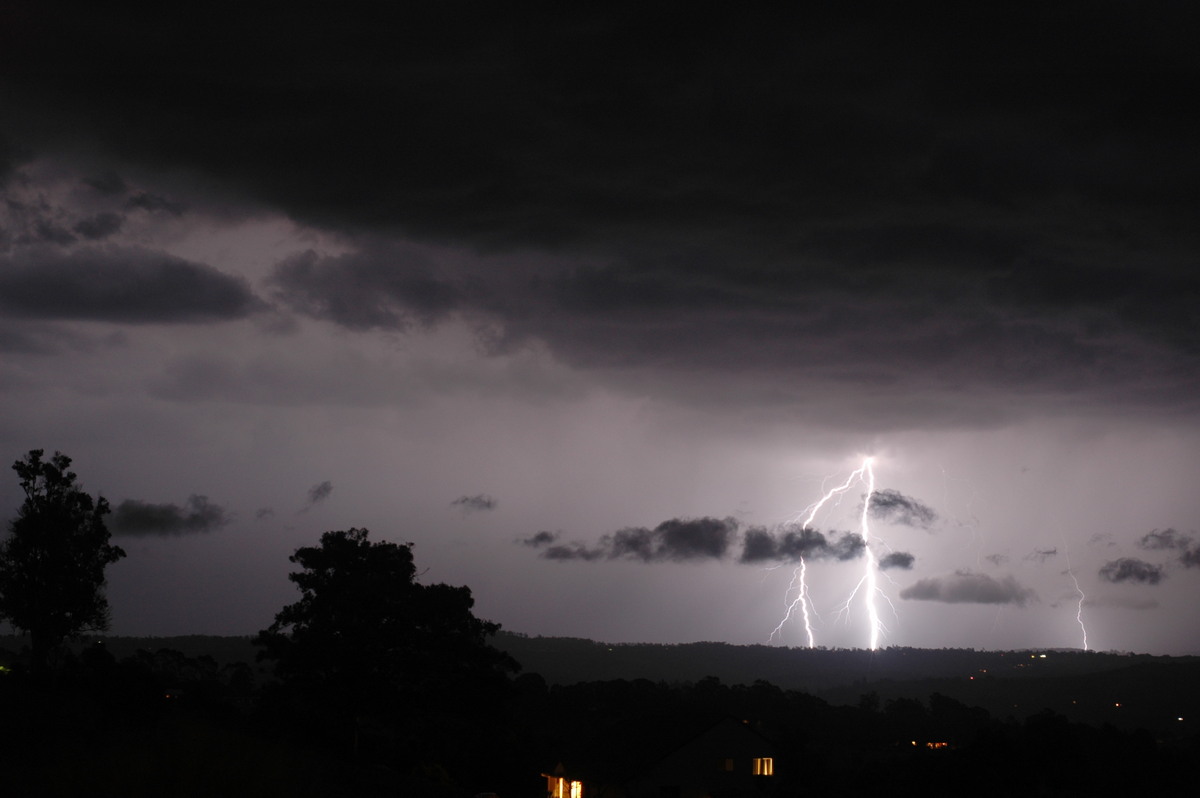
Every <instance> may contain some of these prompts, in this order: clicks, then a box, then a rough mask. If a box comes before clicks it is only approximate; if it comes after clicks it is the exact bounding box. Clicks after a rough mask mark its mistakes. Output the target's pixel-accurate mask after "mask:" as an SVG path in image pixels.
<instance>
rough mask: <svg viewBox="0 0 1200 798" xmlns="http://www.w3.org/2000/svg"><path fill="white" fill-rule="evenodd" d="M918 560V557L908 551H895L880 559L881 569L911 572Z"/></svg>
mask: <svg viewBox="0 0 1200 798" xmlns="http://www.w3.org/2000/svg"><path fill="white" fill-rule="evenodd" d="M916 559H917V558H916V557H914V556H913V555H911V554H909V553H908V552H906V551H893V552H890V553H889V554H885V555H884V556H883V557H881V558H880V559H879V568H880V570H883V571H886V570H888V569H890V568H902V569H904V570H905V571H911V570H912V567H913V563H914V562H916Z"/></svg>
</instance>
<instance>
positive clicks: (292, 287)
mask: <svg viewBox="0 0 1200 798" xmlns="http://www.w3.org/2000/svg"><path fill="white" fill-rule="evenodd" d="M414 259H417V260H416V262H414ZM271 282H272V285H273V286H274V287H275V289H276V291H275V297H276V298H277V299H278V300H280V301H281V302H283V303H284V304H286V305H288V306H289V307H291V308H292V309H293V310H296V311H297V312H300V313H304V314H306V315H308V316H312V317H314V318H319V319H327V320H329V321H332V322H334V323H336V324H340V325H342V326H344V327H349V328H351V329H370V328H383V329H406V328H408V327H410V326H411V325H412V324H413V323H414V322H418V323H421V324H426V325H428V324H432V323H433V322H435V321H437V320H439V319H441V318H444V317H445V316H446V315H447V314H448V313H449V312H450V311H452V310H453V309H455V307H456V306H457V305H458V304H459V301H460V300H459V297H458V290H457V289H456V288H454V287H453V286H452V285H451V284H449V283H447V282H444V281H443V280H442V279H441V278H439V277H437V276H436V275H435V274H434V273H433V271H432V269H431V268H430V266H429V265H428V264H426V263H422V262H420V260H419V256H416V255H414V254H413V253H412V252H411V251H387V250H386V249H376V250H369V251H364V252H358V253H354V254H350V255H341V256H337V257H329V258H321V257H319V256H318V255H317V254H316V253H314V252H311V251H309V252H305V253H301V254H299V255H295V256H293V257H291V258H288V259H287V260H285V261H283V262H281V263H279V264H277V265H276V267H275V270H274V273H273V275H272V277H271Z"/></svg>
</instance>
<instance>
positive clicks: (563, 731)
mask: <svg viewBox="0 0 1200 798" xmlns="http://www.w3.org/2000/svg"><path fill="white" fill-rule="evenodd" d="M5 661H7V662H9V663H12V664H9V665H7V666H6V667H7V668H8V670H7V672H5V673H3V675H2V676H0V712H3V713H4V714H3V716H4V717H5V718H6V722H5V724H3V725H2V726H0V750H2V751H3V752H4V772H5V784H6V794H12V795H64V796H66V795H85V794H86V795H123V796H140V795H147V796H148V795H217V794H220V795H224V796H239V795H255V796H273V795H280V796H282V795H289V796H292V795H294V796H309V795H312V796H318V795H319V796H376V795H378V796H383V795H411V796H439V797H440V798H460V797H461V798H465V796H469V795H475V794H477V793H480V792H496V793H498V794H499V795H501V796H503V798H520V796H529V797H530V798H536V797H539V796H541V795H542V794H543V791H544V781H542V780H540V779H539V774H540V773H543V772H546V771H547V770H549V769H551V768H553V766H554V765H555V764H556V763H558V762H564V763H568V764H569V766H570V767H571V768H572V769H573V770H575V771H578V772H584V773H587V774H588V776H589V778H591V779H594V780H595V781H596V782H597V783H612V784H618V783H620V782H621V780H622V779H623V778H626V777H628V775H629V774H632V773H637V772H639V771H641V770H643V769H645V767H647V766H648V765H649V764H651V763H652V762H654V761H656V760H657V759H658V758H660V757H662V756H663V755H665V754H667V753H669V752H670V750H672V749H673V748H674V747H675V746H677V745H679V744H681V743H683V742H685V741H686V740H688V739H689V738H691V737H693V736H695V735H696V734H698V733H699V732H700V731H702V730H704V729H705V728H707V727H708V726H710V725H712V724H713V723H716V722H718V721H720V720H721V719H723V718H728V717H734V718H738V719H741V720H744V721H746V722H747V723H749V724H750V725H751V727H752V728H753V729H754V730H755V731H757V732H758V733H760V734H762V735H763V736H764V737H766V738H767V739H769V740H771V741H772V742H773V743H774V745H775V748H776V751H777V776H778V780H777V783H776V790H775V792H776V794H777V795H805V794H813V793H814V792H816V791H821V792H829V793H832V794H838V795H847V796H855V795H878V794H880V793H881V792H886V793H887V794H888V795H892V796H903V795H917V794H921V795H928V794H930V792H931V791H932V792H933V793H934V794H937V793H940V792H945V793H949V792H951V791H953V793H954V794H957V795H967V796H969V795H981V796H992V795H1013V794H1037V795H1052V796H1053V795H1087V794H1112V793H1113V792H1114V791H1117V790H1126V789H1128V790H1147V789H1150V790H1152V791H1165V790H1167V789H1171V790H1178V791H1181V792H1182V791H1183V789H1184V787H1185V786H1186V784H1187V781H1188V776H1187V774H1188V773H1190V764H1189V763H1190V762H1191V761H1194V757H1195V756H1197V755H1200V740H1198V739H1197V737H1196V735H1194V734H1192V735H1182V736H1178V737H1176V738H1172V739H1164V738H1160V737H1157V736H1155V735H1153V734H1151V733H1150V732H1148V731H1145V730H1133V731H1130V730H1122V729H1118V728H1116V727H1114V726H1112V725H1111V724H1098V725H1096V724H1081V723H1074V722H1071V721H1070V720H1069V719H1068V718H1067V717H1065V716H1064V715H1062V714H1060V713H1056V712H1053V711H1051V710H1045V709H1043V710H1036V711H1032V712H1030V713H1028V714H1026V715H1023V716H1021V717H1020V718H1019V719H1018V718H1017V717H1013V716H1010V717H1004V718H998V717H996V716H994V715H993V714H992V713H990V712H988V711H987V710H986V709H983V708H981V707H977V706H971V705H969V704H967V703H964V702H962V701H959V700H957V699H955V698H952V697H950V696H947V695H944V694H941V693H933V694H930V695H927V696H924V697H923V698H922V699H920V700H918V699H912V698H895V699H887V698H881V697H880V695H879V694H878V693H877V692H875V691H868V692H865V693H862V694H861V695H860V696H859V697H858V700H857V701H856V702H855V703H854V704H853V705H842V706H839V705H834V704H831V703H829V702H827V701H825V700H823V699H821V698H818V697H816V696H813V695H811V694H808V693H805V692H802V691H797V690H785V689H782V688H780V687H778V686H775V685H772V684H770V683H768V682H765V681H757V682H754V683H751V684H739V685H729V684H726V683H724V682H722V681H720V680H718V679H716V678H705V679H700V680H697V681H695V682H675V683H667V682H663V681H651V680H647V679H616V680H606V681H588V682H579V683H575V684H563V685H554V684H549V683H547V681H546V680H545V679H543V678H542V677H541V676H540V675H537V674H534V673H522V674H519V675H515V676H512V677H509V678H507V679H506V680H504V682H503V683H502V684H498V685H494V686H493V689H492V693H491V695H490V696H488V698H487V701H486V707H478V706H470V705H456V704H455V703H453V701H450V702H449V703H447V704H445V705H444V706H442V707H441V708H439V709H437V710H431V709H430V707H429V706H424V707H420V708H418V707H410V708H405V707H392V708H391V710H390V711H389V713H387V714H370V713H368V715H366V716H364V717H362V718H359V719H358V721H359V722H357V723H351V724H348V725H342V724H339V723H338V722H335V719H334V718H333V717H332V716H328V715H325V716H322V711H321V710H319V709H318V708H316V707H315V705H316V704H319V703H320V700H321V698H320V696H319V695H315V694H307V695H306V694H296V693H290V692H289V691H287V690H286V689H282V688H281V687H280V685H279V684H278V683H275V682H274V681H264V680H263V679H261V678H257V677H256V668H255V667H254V666H253V665H251V664H249V663H240V664H239V663H226V664H220V663H218V662H217V661H216V660H215V659H213V658H212V657H208V656H204V655H201V656H187V655H184V654H182V653H180V652H177V651H171V650H168V649H159V650H156V651H147V650H142V651H139V652H136V653H135V654H132V655H130V656H127V657H124V658H121V659H118V658H116V657H114V656H113V655H112V654H111V653H110V652H109V651H107V649H106V648H105V646H104V645H103V644H96V645H91V646H87V647H85V648H84V649H83V650H82V651H80V652H79V653H78V654H75V653H66V654H63V655H62V656H61V657H60V659H59V660H58V662H57V663H56V670H55V677H54V681H53V685H52V686H51V685H49V684H47V683H46V682H45V681H44V680H40V681H36V682H35V681H31V679H30V677H29V674H28V671H27V670H25V669H24V668H22V666H21V662H20V656H19V655H18V656H17V657H16V658H15V660H14V658H13V657H12V655H11V654H10V655H7V656H6V658H5ZM441 698H443V699H445V698H446V696H445V695H443V696H441ZM480 709H483V710H484V711H479V710H480ZM322 717H324V718H325V720H326V721H330V722H327V723H325V724H322V723H321V722H320V720H321V718H322ZM414 731H416V732H418V733H419V737H420V739H416V738H414V735H413V733H414Z"/></svg>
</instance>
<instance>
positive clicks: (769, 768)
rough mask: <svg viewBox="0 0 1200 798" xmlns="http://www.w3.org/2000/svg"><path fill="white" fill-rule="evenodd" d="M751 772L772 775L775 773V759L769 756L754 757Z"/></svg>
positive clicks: (759, 774) (757, 774)
mask: <svg viewBox="0 0 1200 798" xmlns="http://www.w3.org/2000/svg"><path fill="white" fill-rule="evenodd" d="M751 772H752V773H754V775H755V776H774V775H775V760H774V759H772V758H771V757H769V756H765V757H763V758H761V759H755V760H754V763H753V766H752V768H751Z"/></svg>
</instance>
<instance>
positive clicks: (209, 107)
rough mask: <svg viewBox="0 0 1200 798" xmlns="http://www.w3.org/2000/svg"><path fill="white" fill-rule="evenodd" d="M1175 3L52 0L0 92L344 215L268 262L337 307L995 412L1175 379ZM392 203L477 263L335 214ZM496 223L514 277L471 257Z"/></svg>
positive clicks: (1182, 351) (492, 249) (139, 155)
mask: <svg viewBox="0 0 1200 798" xmlns="http://www.w3.org/2000/svg"><path fill="white" fill-rule="evenodd" d="M1198 13H1200V12H1197V11H1196V10H1195V9H1193V8H1190V7H1187V6H1186V4H1177V5H1175V6H1173V7H1172V8H1171V10H1170V12H1169V13H1155V14H1147V13H1144V12H1143V11H1141V10H1139V9H1138V8H1136V7H1135V6H1133V5H1131V4H1104V5H1098V4H1092V5H1091V6H1089V7H1088V9H1087V13H1083V14H1081V13H1079V12H1078V10H1076V9H1074V8H1073V7H1072V8H1066V7H1064V8H1041V7H1039V8H1038V9H1037V10H1036V12H1023V11H1019V10H1015V11H1014V10H1012V9H1009V8H1007V7H1004V8H1003V13H996V8H992V7H990V5H989V4H986V3H985V4H983V7H982V8H981V10H978V11H976V10H974V6H973V7H972V9H971V10H967V11H964V13H963V14H961V15H958V16H956V18H955V21H954V23H953V24H948V25H945V26H943V25H936V26H931V25H928V24H926V23H924V21H923V20H922V18H921V15H917V14H912V13H911V12H910V11H909V10H907V9H904V8H901V7H897V8H896V9H895V10H894V11H888V12H884V13H883V14H882V15H880V14H879V13H878V11H877V10H874V9H873V10H872V11H871V12H870V16H868V15H867V12H866V11H854V10H847V9H844V8H842V7H840V6H830V7H829V8H828V9H826V10H814V9H811V8H808V7H807V6H805V7H803V8H801V7H799V6H797V7H796V8H794V9H792V10H783V11H779V10H773V11H772V12H770V13H769V14H768V13H766V12H762V13H758V12H748V13H747V14H745V15H740V16H739V17H738V19H737V20H736V21H735V22H733V23H731V21H730V20H729V19H728V18H727V17H726V16H725V15H715V16H707V15H705V14H702V13H689V14H688V15H686V17H681V16H679V15H677V14H669V13H664V14H662V15H660V14H656V13H654V12H646V13H638V14H635V15H628V14H626V13H624V12H621V11H618V10H615V9H591V10H581V9H574V8H572V9H567V8H565V7H564V8H563V9H562V10H561V13H558V14H555V15H541V16H538V17H536V18H528V19H523V20H522V21H521V22H520V24H514V22H513V20H512V19H511V18H510V17H509V16H508V14H507V12H505V11H504V10H502V9H501V8H499V7H496V8H492V7H489V6H484V5H480V6H479V7H478V8H476V9H475V16H473V17H472V24H471V25H463V24H462V23H461V20H460V19H459V18H458V17H457V16H455V14H456V12H455V11H454V10H452V7H451V6H443V5H442V4H433V5H429V4H426V6H424V7H422V8H421V9H420V10H413V9H411V8H409V7H408V6H395V7H394V8H392V7H385V6H379V7H378V8H377V9H376V10H375V11H372V12H370V13H368V14H367V15H366V16H363V15H360V14H355V15H335V14H321V13H314V14H312V15H299V16H296V17H295V18H292V19H289V23H288V24H289V27H288V35H287V36H279V35H276V34H277V26H278V19H277V17H276V16H275V15H274V14H272V13H269V12H265V11H255V10H253V9H247V10H243V11H240V12H239V15H238V24H237V25H230V24H228V21H227V19H225V18H224V17H223V16H222V15H219V14H214V15H211V18H197V19H194V20H190V21H189V24H190V25H191V27H190V28H189V36H188V37H186V38H187V41H186V42H185V41H183V40H182V38H181V37H180V36H179V35H177V25H176V23H175V22H174V20H172V19H171V18H170V17H169V15H165V16H155V15H152V14H151V15H139V16H137V17H129V16H125V15H121V14H109V13H104V12H102V11H101V10H99V9H95V8H92V7H88V6H83V7H81V8H80V9H78V10H77V11H76V12H75V13H72V14H59V15H51V14H50V13H48V12H46V15H45V16H44V17H41V16H40V15H39V13H35V12H30V14H29V15H28V16H26V17H23V20H24V21H23V23H22V24H27V25H31V26H33V27H34V28H36V29H38V30H39V31H41V32H42V33H48V32H50V31H53V35H38V36H32V35H30V36H14V37H12V41H10V42H9V43H8V44H9V47H7V48H6V49H7V50H8V52H7V53H6V54H5V56H4V58H5V59H6V61H5V63H6V64H8V65H9V66H10V67H11V68H10V69H8V70H6V72H7V73H8V74H6V78H7V86H6V88H7V92H6V95H5V99H6V114H5V117H6V119H5V121H4V124H5V125H6V127H7V128H8V130H7V135H8V136H9V137H10V138H11V139H13V141H14V142H16V143H15V144H14V146H21V147H26V148H33V149H35V150H36V151H37V152H38V153H39V154H42V155H44V156H45V157H53V156H54V155H55V153H56V152H57V151H59V150H60V149H61V150H71V151H80V150H82V151H87V152H93V153H99V154H103V155H108V156H111V157H113V158H114V162H116V160H115V159H122V160H124V161H127V162H131V163H138V164H141V165H142V166H143V167H152V168H157V169H164V170H169V169H178V170H182V171H186V172H190V173H194V174H203V175H206V176H208V177H209V178H211V180H213V181H215V182H216V183H218V184H219V185H221V186H224V187H225V188H226V190H228V191H229V192H238V193H240V194H242V195H243V198H244V199H248V200H253V201H257V202H259V203H262V204H264V205H267V206H270V207H275V208H279V209H281V210H282V211H283V212H284V213H286V214H287V215H289V216H290V217H291V218H294V219H297V220H299V221H300V222H302V223H308V224H312V225H318V226H322V227H326V228H331V229H335V230H337V231H339V232H342V233H345V234H346V239H347V240H348V241H349V242H351V246H352V247H353V246H357V250H356V251H354V252H351V253H350V254H346V255H339V256H336V257H332V258H321V257H318V256H315V255H314V256H297V257H295V258H292V259H289V260H287V261H284V262H283V263H281V264H279V265H278V267H277V269H276V273H275V276H274V286H275V289H276V290H277V291H278V292H279V298H280V299H281V301H283V302H285V303H286V304H288V305H289V306H290V307H292V308H294V309H296V310H297V311H298V312H301V313H304V314H307V315H310V316H315V317H319V318H323V319H327V320H329V321H330V322H333V323H336V324H340V325H343V326H345V327H349V328H352V329H373V328H379V329H403V328H405V327H408V326H410V325H411V324H412V323H413V322H418V323H435V322H437V321H439V320H441V319H444V318H447V317H448V316H450V315H462V316H463V317H467V318H469V319H470V320H471V321H472V322H477V323H479V324H480V325H481V326H486V327H487V329H488V330H489V341H490V342H491V343H492V344H493V345H494V346H495V347H496V348H497V349H503V348H504V347H515V346H520V345H523V344H524V343H526V342H530V341H537V342H543V343H545V344H546V345H547V346H548V347H549V349H550V350H551V351H552V352H553V353H554V354H555V355H557V356H558V357H559V358H561V359H563V360H566V361H568V362H569V363H571V364H573V365H577V366H583V367H591V368H602V369H606V370H610V371H620V372H621V374H620V377H621V379H623V380H625V381H627V382H628V383H630V384H632V385H634V386H637V387H639V388H640V387H641V386H643V385H648V386H651V387H657V388H659V389H661V390H662V391H666V392H674V393H677V394H681V395H686V396H687V397H688V398H689V399H690V400H691V401H696V402H701V401H707V402H720V403H729V404H733V403H736V404H738V405H739V406H743V405H745V404H746V400H747V398H753V399H754V400H756V401H759V402H762V403H772V404H773V405H774V406H776V407H781V408H788V407H793V406H798V407H800V408H801V411H794V412H809V413H817V412H820V413H821V417H822V420H823V421H824V422H827V423H835V422H842V423H845V422H846V421H847V420H848V419H850V418H855V417H867V418H870V419H872V420H873V423H874V424H876V425H880V426H883V425H888V424H892V425H895V424H901V423H907V422H917V423H924V424H947V425H954V424H958V423H963V422H965V421H979V420H988V421H994V420H995V419H996V418H1003V417H1005V416H1006V415H1010V414H1013V413H1016V412H1029V411H1021V410H1018V409H1014V408H1015V407H1016V405H1015V403H1012V402H1008V401H1006V399H1007V396H1006V395H1005V393H1004V391H997V390H995V389H996V388H1006V387H1008V386H1013V390H1019V391H1020V394H1021V396H1023V397H1032V396H1038V397H1042V398H1041V399H1040V400H1039V401H1040V402H1045V403H1053V402H1070V403H1072V404H1078V403H1080V402H1091V403H1093V404H1095V405H1106V404H1110V403H1111V402H1114V401H1120V402H1125V403H1140V404H1143V405H1156V406H1161V407H1165V408H1167V409H1170V408H1184V409H1186V408H1190V407H1192V402H1193V397H1194V396H1195V395H1197V392H1198V391H1200V385H1198V381H1200V378H1198V377H1197V376H1195V375H1197V374H1200V328H1197V326H1196V325H1195V323H1194V303H1195V297H1196V296H1197V294H1198V293H1200V275H1198V274H1197V273H1196V270H1195V269H1194V253H1195V251H1196V249H1197V246H1198V245H1200V241H1198V239H1200V233H1198V232H1197V230H1196V227H1195V225H1194V224H1192V223H1191V222H1192V220H1193V219H1194V218H1195V217H1196V216H1197V211H1200V208H1198V207H1197V198H1196V193H1195V186H1196V185H1197V184H1198V183H1200V151H1198V150H1197V148H1196V147H1195V141H1196V140H1197V139H1200V130H1197V128H1196V126H1195V122H1194V120H1193V119H1192V115H1189V114H1183V113H1180V112H1179V108H1180V98H1182V97H1188V96H1192V95H1194V94H1195V93H1196V88H1197V86H1196V77H1195V66H1196V63H1197V50H1196V48H1195V47H1194V45H1193V42H1192V41H1191V38H1190V37H1189V36H1187V35H1186V33H1185V32H1186V31H1190V30H1194V28H1195V23H1196V22H1197V14H1198ZM39 25H40V27H39ZM192 42H194V43H195V44H192ZM1018 42H1019V46H1018V45H1015V44H1014V43H1018ZM1114 42H1119V43H1120V44H1119V47H1118V46H1117V45H1114V44H1113V43H1114ZM201 43H202V44H201ZM213 52H219V53H221V58H220V59H213V58H212V57H211V55H210V54H211V53H213ZM41 64H54V65H55V68H54V69H43V68H38V67H37V66H36V65H41ZM145 64H154V69H153V70H147V69H146V68H145ZM131 76H133V77H131ZM97 157H99V156H97ZM10 160H11V159H10ZM91 185H93V186H94V187H98V186H100V185H104V186H110V185H111V190H112V191H114V192H116V191H119V190H121V189H122V188H125V187H123V186H122V185H120V184H116V183H115V181H110V182H107V183H104V182H97V181H96V180H95V179H94V178H93V182H92V183H91ZM98 190H100V189H99V188H98ZM125 190H128V189H127V188H125ZM135 196H136V197H141V198H143V199H140V200H137V201H136V202H137V203H141V205H142V206H145V205H155V204H154V203H153V202H151V201H150V197H152V196H155V195H150V194H146V193H145V192H142V193H140V194H137V195H135ZM159 199H162V198H161V197H159ZM131 201H133V200H131ZM155 207H161V209H163V210H166V211H168V212H170V208H169V207H167V206H165V205H162V203H159V204H158V205H155ZM68 232H69V231H68ZM396 233H403V234H404V235H406V236H410V237H413V238H417V239H421V240H424V241H430V242H442V243H450V244H453V245H455V246H456V247H459V248H460V249H459V251H460V254H463V257H462V258H461V260H462V261H463V262H465V261H469V260H473V259H474V260H475V261H476V264H475V265H474V266H469V267H468V266H465V265H464V263H463V262H459V260H456V259H450V260H447V261H446V262H441V263H437V264H433V265H429V266H421V265H419V264H418V265H414V264H413V263H412V262H410V261H408V260H406V259H404V258H395V257H388V256H387V248H386V247H384V248H380V247H378V246H375V245H370V246H363V245H362V244H361V238H362V236H364V235H365V234H369V235H370V236H379V237H386V236H388V235H394V234H396ZM530 252H536V253H539V254H542V255H545V256H546V257H547V258H548V260H547V261H546V263H545V264H544V268H542V269H541V270H540V271H538V273H536V274H528V273H526V272H524V271H522V270H521V269H520V268H516V267H513V266H512V265H511V264H510V263H508V262H503V263H500V262H497V263H499V265H496V267H495V268H493V269H490V270H489V269H487V268H477V267H478V265H479V264H478V262H479V260H480V258H482V262H484V263H485V264H486V263H491V262H492V261H489V260H488V258H490V257H492V256H494V255H497V253H499V254H506V253H507V254H512V253H518V254H521V255H524V254H527V253H530ZM480 253H483V254H482V255H481V254H480ZM381 255H382V257H381ZM731 371H732V372H735V373H736V374H737V375H738V377H739V379H737V380H729V379H728V378H727V377H728V374H729V373H730V372H731ZM799 377H803V379H799ZM964 394H965V395H967V396H969V397H970V398H971V401H968V402H963V401H961V399H959V398H956V397H961V396H963V395H964ZM798 400H804V401H803V402H800V401H798ZM1025 404H1028V403H1025ZM1025 404H1022V405H1021V407H1024V406H1025ZM867 411H871V412H869V413H868V412H867Z"/></svg>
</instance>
